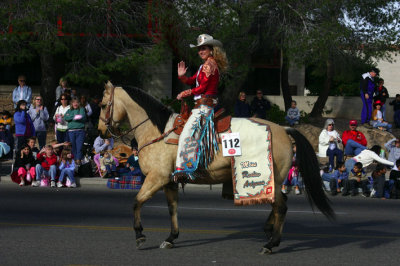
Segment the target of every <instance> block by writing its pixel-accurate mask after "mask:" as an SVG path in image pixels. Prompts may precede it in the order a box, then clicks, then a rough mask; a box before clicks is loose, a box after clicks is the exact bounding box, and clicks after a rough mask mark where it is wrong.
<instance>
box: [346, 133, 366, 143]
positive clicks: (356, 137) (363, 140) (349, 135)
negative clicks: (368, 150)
mask: <svg viewBox="0 0 400 266" xmlns="http://www.w3.org/2000/svg"><path fill="white" fill-rule="evenodd" d="M349 139H352V140H354V141H355V142H358V143H360V144H361V145H363V146H367V139H366V138H365V136H364V134H363V133H362V132H360V131H358V130H346V131H344V132H343V135H342V141H343V145H344V146H346V144H347V141H348V140H349Z"/></svg>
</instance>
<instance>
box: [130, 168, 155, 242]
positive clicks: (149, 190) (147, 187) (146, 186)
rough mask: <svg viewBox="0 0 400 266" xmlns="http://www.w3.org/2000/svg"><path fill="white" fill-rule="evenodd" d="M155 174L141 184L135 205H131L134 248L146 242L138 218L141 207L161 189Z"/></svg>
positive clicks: (139, 218)
mask: <svg viewBox="0 0 400 266" xmlns="http://www.w3.org/2000/svg"><path fill="white" fill-rule="evenodd" d="M157 176H159V175H157V174H152V173H149V174H148V175H147V177H146V179H145V181H144V183H143V186H142V188H141V189H140V191H139V193H138V194H137V195H136V199H135V203H134V205H133V213H134V222H133V228H134V230H135V234H136V248H140V247H141V246H142V245H143V244H144V242H145V241H146V236H145V235H143V233H142V232H143V227H142V222H141V217H140V211H141V209H142V205H143V204H144V203H145V202H146V201H147V200H149V199H150V198H151V197H152V196H153V195H154V194H155V193H156V192H157V191H159V190H160V189H161V188H162V182H161V181H162V180H160V179H157Z"/></svg>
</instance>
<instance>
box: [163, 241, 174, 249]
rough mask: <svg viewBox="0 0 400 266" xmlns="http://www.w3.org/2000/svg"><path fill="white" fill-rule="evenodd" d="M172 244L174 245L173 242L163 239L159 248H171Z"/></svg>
mask: <svg viewBox="0 0 400 266" xmlns="http://www.w3.org/2000/svg"><path fill="white" fill-rule="evenodd" d="M174 246H175V245H174V243H171V242H168V241H164V242H162V243H161V245H160V248H164V249H170V248H173V247H174Z"/></svg>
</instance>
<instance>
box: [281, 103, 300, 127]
mask: <svg viewBox="0 0 400 266" xmlns="http://www.w3.org/2000/svg"><path fill="white" fill-rule="evenodd" d="M296 106H297V103H296V101H292V103H291V106H290V108H289V109H288V111H287V115H286V116H285V119H286V121H287V122H288V123H289V125H290V126H293V125H295V124H296V125H297V124H298V123H299V120H300V111H299V109H298V108H297V107H296Z"/></svg>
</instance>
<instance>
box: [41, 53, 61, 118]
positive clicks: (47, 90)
mask: <svg viewBox="0 0 400 266" xmlns="http://www.w3.org/2000/svg"><path fill="white" fill-rule="evenodd" d="M40 66H41V68H42V87H41V89H40V95H41V96H42V98H43V104H44V105H45V106H46V107H47V109H48V110H49V112H51V111H52V110H53V107H54V103H55V101H56V91H55V88H56V87H57V86H56V85H57V81H56V80H57V79H56V77H55V71H54V70H55V66H54V57H53V55H51V54H47V53H42V54H41V55H40Z"/></svg>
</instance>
